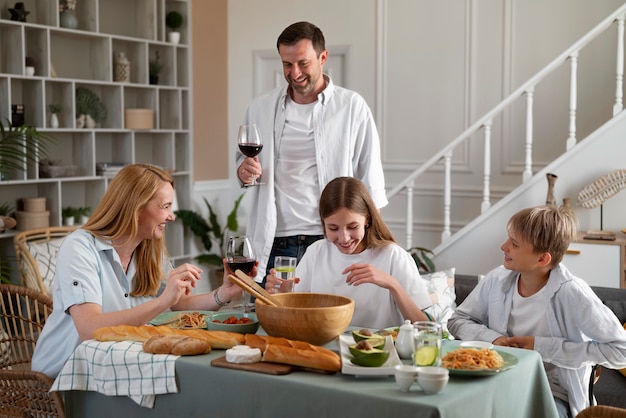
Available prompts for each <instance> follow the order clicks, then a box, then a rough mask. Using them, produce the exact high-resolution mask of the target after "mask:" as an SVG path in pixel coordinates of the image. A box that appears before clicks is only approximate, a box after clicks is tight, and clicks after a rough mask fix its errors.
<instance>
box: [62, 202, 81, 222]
mask: <svg viewBox="0 0 626 418" xmlns="http://www.w3.org/2000/svg"><path fill="white" fill-rule="evenodd" d="M77 215H78V210H77V209H76V208H74V207H72V206H66V207H64V208H63V209H61V216H62V217H63V225H65V226H72V225H74V223H75V221H76V216H77Z"/></svg>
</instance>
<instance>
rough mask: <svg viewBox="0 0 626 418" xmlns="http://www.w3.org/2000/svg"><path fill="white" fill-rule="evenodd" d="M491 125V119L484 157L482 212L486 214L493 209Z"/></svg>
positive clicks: (487, 131)
mask: <svg viewBox="0 0 626 418" xmlns="http://www.w3.org/2000/svg"><path fill="white" fill-rule="evenodd" d="M491 124H492V120H491V119H489V121H487V122H486V123H485V125H484V127H485V150H484V157H483V202H482V204H481V205H480V212H481V213H482V212H484V211H486V210H487V209H489V208H490V207H491V201H490V192H489V185H490V182H491Z"/></svg>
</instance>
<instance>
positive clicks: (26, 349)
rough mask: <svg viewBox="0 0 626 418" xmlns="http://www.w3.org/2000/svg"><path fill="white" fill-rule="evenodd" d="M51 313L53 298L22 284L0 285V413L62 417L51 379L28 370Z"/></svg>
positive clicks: (10, 415)
mask: <svg viewBox="0 0 626 418" xmlns="http://www.w3.org/2000/svg"><path fill="white" fill-rule="evenodd" d="M51 313H52V299H51V298H50V297H49V296H48V295H46V294H44V293H42V292H38V291H36V290H33V289H29V288H26V287H23V286H16V285H9V284H0V416H2V417H5V416H9V417H25V416H37V417H41V416H46V417H64V416H65V410H64V403H63V397H62V395H61V393H60V392H48V391H49V389H50V387H51V386H52V383H53V382H54V380H53V379H51V378H50V377H48V376H46V375H45V374H43V373H40V372H36V371H33V370H31V359H32V354H33V351H34V350H35V344H36V342H37V338H38V337H39V334H40V333H41V330H42V328H43V325H44V323H45V321H46V319H47V318H48V316H49V315H50V314H51Z"/></svg>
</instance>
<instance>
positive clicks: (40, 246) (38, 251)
mask: <svg viewBox="0 0 626 418" xmlns="http://www.w3.org/2000/svg"><path fill="white" fill-rule="evenodd" d="M62 242H63V238H54V239H51V240H50V241H42V242H28V243H26V245H27V246H28V251H30V253H31V254H32V256H33V258H34V259H35V261H37V267H38V268H39V274H41V278H42V279H43V284H44V285H45V286H46V291H47V293H48V294H51V293H52V282H53V281H54V271H55V270H56V264H57V253H58V252H59V247H60V246H61V243H62Z"/></svg>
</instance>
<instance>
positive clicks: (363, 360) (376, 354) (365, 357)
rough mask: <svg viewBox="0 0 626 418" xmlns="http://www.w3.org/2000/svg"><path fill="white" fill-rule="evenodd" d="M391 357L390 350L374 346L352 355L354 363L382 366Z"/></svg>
mask: <svg viewBox="0 0 626 418" xmlns="http://www.w3.org/2000/svg"><path fill="white" fill-rule="evenodd" d="M388 358H389V351H387V350H379V349H377V348H372V349H371V350H369V351H361V352H360V353H358V354H357V355H355V356H354V357H352V360H351V361H352V363H353V364H356V365H357V366H363V367H380V366H382V365H383V364H385V362H386V361H387V359H388Z"/></svg>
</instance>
